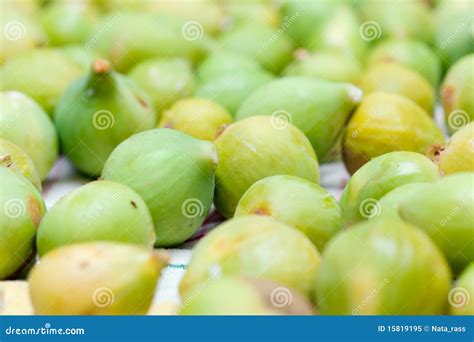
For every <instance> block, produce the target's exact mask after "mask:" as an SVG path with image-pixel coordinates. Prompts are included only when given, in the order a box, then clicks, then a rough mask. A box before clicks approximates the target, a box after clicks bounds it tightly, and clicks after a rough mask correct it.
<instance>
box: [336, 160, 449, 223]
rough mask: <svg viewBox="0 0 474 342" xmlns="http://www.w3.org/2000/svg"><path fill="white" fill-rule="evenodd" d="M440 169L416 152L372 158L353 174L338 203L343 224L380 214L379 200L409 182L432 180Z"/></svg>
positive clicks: (437, 175) (436, 176)
mask: <svg viewBox="0 0 474 342" xmlns="http://www.w3.org/2000/svg"><path fill="white" fill-rule="evenodd" d="M439 177H440V175H439V172H438V168H437V167H436V165H435V164H434V163H433V162H432V161H431V160H430V159H428V158H427V157H425V156H424V155H422V154H419V153H415V152H405V151H400V152H391V153H387V154H384V155H381V156H379V157H377V158H374V159H372V160H371V161H369V162H368V163H367V164H365V165H363V166H362V167H361V168H360V169H359V170H357V172H356V173H354V175H353V176H352V177H351V179H350V180H349V182H348V183H347V185H346V187H345V188H344V192H343V193H342V196H341V199H340V201H339V204H340V205H341V209H342V214H343V219H344V223H345V224H346V225H347V226H348V225H352V224H354V223H357V222H359V221H362V220H364V219H368V218H373V217H375V216H378V215H379V214H380V204H379V203H378V200H379V199H380V198H382V196H384V195H385V194H386V193H388V192H389V191H392V190H393V189H395V188H397V187H399V186H402V185H404V184H408V183H417V182H433V181H435V180H437V179H438V178H439Z"/></svg>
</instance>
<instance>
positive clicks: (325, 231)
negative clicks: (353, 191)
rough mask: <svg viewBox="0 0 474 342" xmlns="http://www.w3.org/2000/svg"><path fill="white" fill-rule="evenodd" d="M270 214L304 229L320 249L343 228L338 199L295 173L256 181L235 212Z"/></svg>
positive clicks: (236, 214) (241, 213)
mask: <svg viewBox="0 0 474 342" xmlns="http://www.w3.org/2000/svg"><path fill="white" fill-rule="evenodd" d="M250 214H257V215H268V216H272V217H273V218H276V219H277V220H279V221H282V222H284V223H286V224H288V225H290V226H293V227H295V228H297V229H299V230H300V231H301V232H303V233H304V234H305V235H306V236H308V238H310V239H311V241H312V242H313V243H314V245H315V246H316V247H317V248H318V250H319V251H322V250H323V248H324V245H325V244H326V242H327V241H329V239H330V238H331V237H332V236H333V235H335V234H336V233H337V232H338V231H339V230H340V229H341V228H342V214H341V209H340V208H339V205H338V203H337V201H336V199H335V198H334V197H333V196H332V195H331V194H330V193H329V192H328V191H326V190H325V189H323V188H322V187H320V186H319V185H317V184H315V183H313V182H310V181H308V180H306V179H303V178H299V177H295V176H272V177H267V178H264V179H261V180H259V181H258V182H255V183H254V184H253V185H252V186H251V187H250V188H249V189H248V190H247V191H246V192H245V194H244V195H243V196H242V198H241V199H240V201H239V204H238V205H237V209H236V210H235V216H243V215H250Z"/></svg>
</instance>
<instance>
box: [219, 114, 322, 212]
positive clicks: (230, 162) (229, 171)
mask: <svg viewBox="0 0 474 342" xmlns="http://www.w3.org/2000/svg"><path fill="white" fill-rule="evenodd" d="M280 119H281V118H278V117H269V116H253V117H250V118H246V119H244V120H241V121H238V122H235V123H233V124H232V125H230V126H228V127H227V128H226V129H225V130H224V131H223V132H222V133H221V134H220V135H219V137H218V138H217V139H216V140H215V145H216V149H217V155H218V160H219V163H218V164H217V168H216V194H215V198H214V203H215V205H216V207H217V209H218V210H219V212H220V213H221V214H222V215H224V216H225V217H226V218H230V217H232V216H233V215H234V211H235V208H236V207H237V204H238V202H239V200H240V198H241V197H242V195H243V194H244V193H245V191H247V189H248V188H249V187H250V186H251V185H252V184H254V183H255V182H256V181H258V180H260V179H262V178H265V177H269V176H274V175H294V176H298V177H301V178H305V179H307V180H309V181H312V182H315V183H317V182H319V165H318V160H317V158H316V155H315V153H314V151H313V149H312V147H311V144H310V142H309V141H308V139H307V138H306V137H305V136H304V134H303V133H302V132H301V131H300V130H299V129H297V128H296V127H294V126H293V125H291V124H290V123H289V122H288V121H285V120H283V121H282V120H280Z"/></svg>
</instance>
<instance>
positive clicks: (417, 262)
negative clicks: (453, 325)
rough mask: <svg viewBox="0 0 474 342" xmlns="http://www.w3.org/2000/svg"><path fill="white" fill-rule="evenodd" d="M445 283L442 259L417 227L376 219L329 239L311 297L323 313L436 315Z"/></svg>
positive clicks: (441, 308) (443, 299)
mask: <svg viewBox="0 0 474 342" xmlns="http://www.w3.org/2000/svg"><path fill="white" fill-rule="evenodd" d="M450 281H451V271H450V270H449V267H448V265H447V263H446V260H445V259H444V257H443V255H442V254H441V253H440V252H439V250H438V249H437V248H436V246H435V245H434V244H433V242H432V241H431V240H430V239H429V238H428V237H427V236H426V235H425V234H424V233H423V232H422V231H420V230H418V229H417V228H416V227H413V226H411V225H408V224H406V223H404V222H402V221H399V220H389V219H388V220H387V219H385V220H384V219H378V220H373V221H368V222H364V223H360V224H358V225H356V226H354V227H352V228H351V229H350V230H348V231H345V232H343V233H341V234H339V235H338V236H337V237H335V238H334V239H333V240H331V242H330V243H329V244H328V246H327V248H326V250H325V251H324V254H323V257H322V262H321V267H320V270H319V273H318V275H317V278H316V286H315V295H316V298H317V305H318V308H319V310H320V312H321V314H326V315H350V314H352V315H440V314H443V313H444V312H445V310H446V308H447V299H448V291H449V287H450Z"/></svg>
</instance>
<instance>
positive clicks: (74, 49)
mask: <svg viewBox="0 0 474 342" xmlns="http://www.w3.org/2000/svg"><path fill="white" fill-rule="evenodd" d="M61 51H62V52H63V53H64V54H65V55H66V56H67V57H68V58H69V59H71V60H72V61H74V62H75V63H76V64H78V65H80V66H81V68H82V69H83V70H89V68H90V66H91V65H92V63H93V62H94V61H95V60H96V59H98V58H100V56H99V53H98V52H97V51H95V50H92V49H88V48H86V47H84V46H82V45H65V46H63V47H61Z"/></svg>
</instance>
